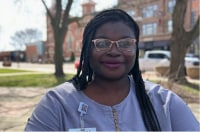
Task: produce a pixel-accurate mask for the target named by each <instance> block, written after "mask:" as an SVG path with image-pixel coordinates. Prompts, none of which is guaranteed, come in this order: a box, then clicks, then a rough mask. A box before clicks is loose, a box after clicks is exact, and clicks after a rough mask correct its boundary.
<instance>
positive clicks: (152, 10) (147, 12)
mask: <svg viewBox="0 0 200 132" xmlns="http://www.w3.org/2000/svg"><path fill="white" fill-rule="evenodd" d="M157 11H158V5H150V6H147V7H145V8H143V10H142V16H143V17H144V18H149V17H153V16H156V15H157Z"/></svg>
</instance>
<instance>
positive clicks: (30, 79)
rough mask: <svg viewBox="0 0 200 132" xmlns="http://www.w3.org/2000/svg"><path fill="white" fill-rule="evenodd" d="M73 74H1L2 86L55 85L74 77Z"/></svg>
mask: <svg viewBox="0 0 200 132" xmlns="http://www.w3.org/2000/svg"><path fill="white" fill-rule="evenodd" d="M73 76H74V75H73V74H66V77H65V78H56V77H55V76H54V75H52V74H30V75H17V76H0V86H6V87H45V88H49V87H53V86H56V85H58V84H60V83H62V82H65V81H66V80H69V79H70V78H72V77H73Z"/></svg>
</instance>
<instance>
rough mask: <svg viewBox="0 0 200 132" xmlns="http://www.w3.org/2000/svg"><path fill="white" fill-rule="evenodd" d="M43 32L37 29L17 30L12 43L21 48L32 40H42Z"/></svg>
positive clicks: (12, 37)
mask: <svg viewBox="0 0 200 132" xmlns="http://www.w3.org/2000/svg"><path fill="white" fill-rule="evenodd" d="M41 37H42V32H41V31H39V30H37V29H32V28H29V29H25V30H20V31H16V32H15V33H14V35H13V36H11V44H12V45H14V46H15V47H16V48H17V49H21V48H22V47H23V46H26V45H27V44H30V43H32V42H35V41H38V40H41V39H42V38H41Z"/></svg>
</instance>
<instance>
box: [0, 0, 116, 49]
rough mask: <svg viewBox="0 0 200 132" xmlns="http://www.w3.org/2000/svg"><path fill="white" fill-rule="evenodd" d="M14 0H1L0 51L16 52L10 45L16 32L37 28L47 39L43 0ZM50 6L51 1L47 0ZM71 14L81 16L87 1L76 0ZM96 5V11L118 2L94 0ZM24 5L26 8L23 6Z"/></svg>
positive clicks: (113, 0) (114, 0)
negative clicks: (19, 1) (82, 6)
mask: <svg viewBox="0 0 200 132" xmlns="http://www.w3.org/2000/svg"><path fill="white" fill-rule="evenodd" d="M13 1H14V0H6V1H5V0H0V3H1V4H0V51H7V50H14V48H13V47H12V45H10V44H9V43H10V36H12V35H13V34H14V33H15V31H16V30H23V29H26V28H36V29H40V30H41V31H42V32H43V40H45V39H46V34H45V33H46V29H45V28H46V23H45V22H46V21H45V17H44V15H45V13H44V11H45V10H44V6H43V4H42V3H41V0H22V3H17V4H16V3H15V4H14V3H13ZM46 1H47V2H49V3H47V4H48V5H50V0H46ZM75 1H78V2H75V3H74V4H73V6H72V10H71V12H70V14H71V15H79V16H80V15H81V14H80V12H81V11H82V9H81V6H80V4H81V3H83V2H84V1H86V0H75ZM93 1H94V2H95V3H96V8H95V9H96V11H100V10H102V9H106V8H109V7H112V6H113V5H115V4H116V3H117V0H107V1H106V2H105V1H103V0H93ZM22 5H24V6H22Z"/></svg>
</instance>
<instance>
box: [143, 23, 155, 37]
mask: <svg viewBox="0 0 200 132" xmlns="http://www.w3.org/2000/svg"><path fill="white" fill-rule="evenodd" d="M156 33H157V23H148V24H144V25H143V26H142V35H144V36H146V35H153V34H156Z"/></svg>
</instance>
